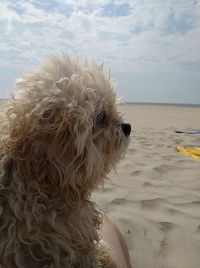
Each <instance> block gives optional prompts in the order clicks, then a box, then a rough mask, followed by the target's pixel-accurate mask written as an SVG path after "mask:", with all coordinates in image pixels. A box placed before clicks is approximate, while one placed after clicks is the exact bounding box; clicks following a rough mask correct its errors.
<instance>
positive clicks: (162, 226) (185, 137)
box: [93, 105, 200, 268]
mask: <svg viewBox="0 0 200 268" xmlns="http://www.w3.org/2000/svg"><path fill="white" fill-rule="evenodd" d="M119 108H120V111H121V112H122V113H123V114H124V118H125V119H126V121H127V122H130V123H131V124H132V127H133V132H132V133H131V141H130V145H129V148H128V150H127V154H126V156H125V158H124V159H123V160H122V161H121V162H120V163H119V165H118V168H117V173H115V172H112V173H111V174H109V176H108V177H109V179H110V181H108V182H107V183H106V184H105V186H104V189H99V190H98V191H97V192H95V193H94V195H93V198H94V200H95V201H96V202H97V204H98V205H99V207H100V208H101V209H102V210H103V211H104V212H106V213H107V215H108V216H109V217H110V218H111V219H112V220H113V222H115V223H116V225H117V226H118V228H119V229H120V231H121V232H122V234H123V236H124V237H125V239H126V242H127V244H128V248H129V252H130V257H131V263H132V266H133V268H199V267H200V161H198V160H194V159H193V158H190V157H187V156H184V155H182V154H180V153H178V152H176V150H175V146H176V145H194V146H197V145H200V135H190V134H177V133H175V132H174V130H175V129H177V128H178V129H182V128H188V127H189V128H200V107H195V108H194V107H175V106H153V105H121V106H120V107H119Z"/></svg>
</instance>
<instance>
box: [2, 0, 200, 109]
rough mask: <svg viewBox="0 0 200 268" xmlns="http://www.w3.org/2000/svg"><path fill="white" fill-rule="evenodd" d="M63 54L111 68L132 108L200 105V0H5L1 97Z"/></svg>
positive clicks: (119, 92)
mask: <svg viewBox="0 0 200 268" xmlns="http://www.w3.org/2000/svg"><path fill="white" fill-rule="evenodd" d="M63 51H65V52H67V53H69V54H70V55H72V56H79V57H83V58H85V57H87V58H92V59H95V60H96V61H97V62H99V63H102V62H104V64H105V66H106V68H108V69H110V72H111V76H112V79H113V83H114V85H115V88H116V91H117V95H118V96H119V97H122V98H123V100H124V101H127V102H161V103H188V104H200V0H127V1H124V0H116V1H115V0H96V1H95V0H94V1H93V0H76V1H74V0H73V1H72V0H49V1H47V0H46V1H45V0H44V1H41V0H13V1H12V0H11V1H6V0H0V98H8V97H9V96H10V94H11V92H12V91H13V89H14V88H15V79H16V78H18V77H20V76H21V75H22V74H23V73H24V72H25V71H27V70H30V69H31V68H33V67H34V66H37V65H38V64H40V63H41V61H42V60H43V59H44V58H45V57H47V56H48V55H50V54H52V53H57V52H58V53H59V52H63Z"/></svg>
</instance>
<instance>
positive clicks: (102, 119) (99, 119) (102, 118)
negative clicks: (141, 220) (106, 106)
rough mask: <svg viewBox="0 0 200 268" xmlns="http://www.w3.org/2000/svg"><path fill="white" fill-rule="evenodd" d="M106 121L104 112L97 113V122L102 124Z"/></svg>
mask: <svg viewBox="0 0 200 268" xmlns="http://www.w3.org/2000/svg"><path fill="white" fill-rule="evenodd" d="M105 121H106V115H105V113H100V114H98V115H97V123H98V124H104V123H105Z"/></svg>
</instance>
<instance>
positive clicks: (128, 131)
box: [121, 123, 131, 137]
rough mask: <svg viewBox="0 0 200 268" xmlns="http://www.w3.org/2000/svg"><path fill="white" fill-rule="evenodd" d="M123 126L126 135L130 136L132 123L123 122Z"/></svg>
mask: <svg viewBox="0 0 200 268" xmlns="http://www.w3.org/2000/svg"><path fill="white" fill-rule="evenodd" d="M121 128H122V130H123V132H124V135H125V136H126V137H128V136H129V135H130V133H131V125H130V124H124V123H123V124H121Z"/></svg>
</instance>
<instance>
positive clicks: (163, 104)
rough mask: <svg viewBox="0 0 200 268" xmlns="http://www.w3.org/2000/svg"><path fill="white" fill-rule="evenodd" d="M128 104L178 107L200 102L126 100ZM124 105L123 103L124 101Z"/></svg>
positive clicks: (190, 105)
mask: <svg viewBox="0 0 200 268" xmlns="http://www.w3.org/2000/svg"><path fill="white" fill-rule="evenodd" d="M124 104H128V105H148V106H176V107H200V104H191V103H163V102H124ZM122 105H123V103H122Z"/></svg>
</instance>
